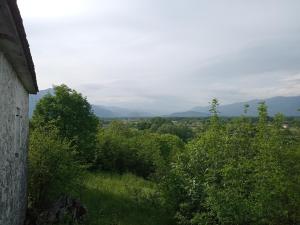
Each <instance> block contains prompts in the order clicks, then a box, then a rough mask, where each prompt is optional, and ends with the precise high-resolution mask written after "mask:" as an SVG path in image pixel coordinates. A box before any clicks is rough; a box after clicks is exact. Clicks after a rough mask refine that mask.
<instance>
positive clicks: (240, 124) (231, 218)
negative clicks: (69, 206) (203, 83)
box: [29, 85, 300, 225]
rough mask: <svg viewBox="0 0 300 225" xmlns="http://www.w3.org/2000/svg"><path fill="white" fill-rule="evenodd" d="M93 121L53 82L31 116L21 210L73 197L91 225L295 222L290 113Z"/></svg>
mask: <svg viewBox="0 0 300 225" xmlns="http://www.w3.org/2000/svg"><path fill="white" fill-rule="evenodd" d="M218 108H219V105H218V101H217V100H216V99H213V100H212V102H211V107H210V118H209V119H202V120H193V119H182V120H171V119H167V118H153V119H145V120H142V119H141V120H133V121H127V120H126V121H100V120H98V119H97V117H95V115H94V113H93V111H92V108H91V106H90V104H89V103H88V102H87V100H86V98H84V97H82V95H81V94H79V93H77V92H76V91H75V90H71V89H69V88H68V87H67V86H65V85H62V86H58V87H56V88H55V95H52V96H51V95H47V96H45V97H44V98H43V99H41V101H40V102H39V103H38V104H37V108H36V110H35V112H34V115H33V118H32V121H31V129H32V132H31V139H30V157H29V161H30V162H29V178H30V179H29V207H30V208H31V209H32V210H33V211H35V212H36V214H37V215H39V214H41V213H42V212H43V211H44V210H45V209H47V207H49V206H50V205H51V202H53V201H55V200H56V199H57V198H59V196H61V195H69V196H73V197H75V198H78V199H80V201H81V202H82V203H83V204H85V205H86V207H87V209H88V215H87V216H86V218H85V220H84V221H77V222H78V223H79V222H82V224H90V225H102V224H107V225H108V224H110V225H116V224H120V225H135V224H139V225H143V224H145V225H152V224H155V225H160V224H164V225H174V224H178V225H203V224H207V225H217V224H222V225H223V224H224V225H232V224H237V225H245V224H251V225H281V224H282V225H283V224H285V225H295V224H300V188H299V187H300V163H299V162H300V136H299V134H300V132H299V130H300V122H299V118H289V119H288V120H287V119H285V118H284V116H283V115H281V114H277V115H276V116H274V117H269V116H268V109H267V105H266V104H265V103H264V102H261V103H259V104H258V105H257V112H258V117H257V118H249V117H248V116H247V113H248V111H249V105H245V107H244V113H243V115H242V116H240V117H236V118H220V117H219V111H218Z"/></svg>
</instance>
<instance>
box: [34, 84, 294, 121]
mask: <svg viewBox="0 0 300 225" xmlns="http://www.w3.org/2000/svg"><path fill="white" fill-rule="evenodd" d="M47 93H50V94H54V90H53V89H47V90H42V91H40V92H39V93H38V94H37V95H30V97H29V115H30V116H32V114H33V111H34V109H35V106H36V104H37V102H38V101H39V100H40V99H41V98H42V97H44V96H45V95H46V94H47ZM262 101H265V102H266V104H267V106H268V112H269V115H270V116H274V115H275V114H276V113H283V114H284V115H285V116H300V112H299V111H298V109H299V108H300V96H292V97H274V98H269V99H256V100H251V101H247V102H239V103H233V104H228V105H221V106H220V107H219V112H220V115H221V116H228V117H230V116H240V115H242V114H243V110H244V105H245V104H248V105H249V106H250V108H249V110H248V114H247V115H248V116H257V106H258V104H259V103H260V102H262ZM92 108H93V110H94V113H95V114H96V115H97V116H98V117H100V118H142V117H154V116H158V115H157V114H155V113H151V112H144V111H135V110H130V109H126V108H120V107H115V106H101V105H92ZM209 115H210V113H209V106H205V107H203V106H198V107H194V108H192V109H191V110H188V111H184V112H175V113H172V114H169V115H165V117H208V116H209Z"/></svg>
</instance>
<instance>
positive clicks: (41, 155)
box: [29, 127, 82, 209]
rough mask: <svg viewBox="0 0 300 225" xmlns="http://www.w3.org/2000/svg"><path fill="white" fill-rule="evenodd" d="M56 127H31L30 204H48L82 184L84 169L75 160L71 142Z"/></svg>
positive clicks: (33, 205)
mask: <svg viewBox="0 0 300 225" xmlns="http://www.w3.org/2000/svg"><path fill="white" fill-rule="evenodd" d="M58 133H59V132H58V130H57V129H56V128H55V127H46V128H36V129H35V130H33V131H31V135H30V146H29V205H30V206H31V207H33V208H36V209H43V208H45V207H47V205H48V203H49V202H50V201H52V200H56V198H57V197H59V196H60V195H61V194H73V193H75V192H76V191H78V188H79V187H80V177H81V174H82V170H81V168H80V166H79V165H78V163H77V162H76V161H75V160H74V152H73V149H72V147H71V146H70V142H69V141H66V140H62V139H61V138H60V136H59V135H58Z"/></svg>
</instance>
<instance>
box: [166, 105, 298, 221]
mask: <svg viewBox="0 0 300 225" xmlns="http://www.w3.org/2000/svg"><path fill="white" fill-rule="evenodd" d="M212 114H213V115H212V117H211V120H210V122H211V124H210V127H209V129H208V130H207V131H205V132H204V133H203V134H202V135H201V136H200V137H199V138H198V139H196V140H194V141H192V142H191V143H189V144H188V146H187V150H186V151H185V152H184V153H182V154H181V155H180V157H179V159H178V161H176V162H175V163H174V164H173V165H172V169H171V171H170V174H169V176H168V179H166V181H165V185H166V188H167V191H168V193H169V199H170V201H171V202H172V205H173V206H174V207H175V210H176V215H175V217H176V220H177V222H178V224H199V225H200V224H298V223H299V222H300V189H299V187H300V180H299V178H300V175H299V171H300V164H299V162H300V148H299V143H298V141H297V140H293V138H291V137H292V135H291V134H290V133H289V132H288V131H286V130H283V129H282V128H281V124H282V116H280V115H279V116H277V117H276V119H275V120H274V122H273V123H271V124H270V123H268V121H267V108H266V106H265V105H264V104H263V103H262V104H261V105H260V106H259V115H260V116H259V121H258V123H257V124H256V125H253V124H251V123H249V121H248V119H247V118H246V117H242V118H240V119H237V120H236V121H234V122H231V123H228V124H221V123H220V122H219V118H218V115H217V102H216V101H215V102H214V103H213V105H212Z"/></svg>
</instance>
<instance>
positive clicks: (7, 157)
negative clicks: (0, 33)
mask: <svg viewBox="0 0 300 225" xmlns="http://www.w3.org/2000/svg"><path fill="white" fill-rule="evenodd" d="M28 123H29V122H28V93H27V92H26V90H25V89H24V88H23V86H22V84H21V82H20V81H19V79H18V78H17V76H16V74H15V72H14V70H13V68H12V67H11V66H10V64H9V63H8V61H7V60H6V58H5V57H4V55H3V54H2V53H1V52H0V224H1V225H21V224H23V220H24V217H25V211H26V178H27V177H26V176H27V174H26V173H27V172H26V170H27V147H28V132H29V124H28Z"/></svg>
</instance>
